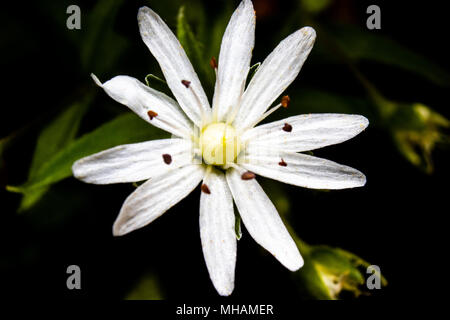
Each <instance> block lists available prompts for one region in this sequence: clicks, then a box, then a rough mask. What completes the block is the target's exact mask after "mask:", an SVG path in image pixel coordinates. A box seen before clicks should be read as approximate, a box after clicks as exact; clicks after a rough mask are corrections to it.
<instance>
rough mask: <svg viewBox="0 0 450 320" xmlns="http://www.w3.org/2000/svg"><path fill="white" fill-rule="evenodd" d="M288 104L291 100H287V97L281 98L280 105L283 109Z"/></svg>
mask: <svg viewBox="0 0 450 320" xmlns="http://www.w3.org/2000/svg"><path fill="white" fill-rule="evenodd" d="M290 102H291V98H289V96H283V98H281V105H282V106H283V108H287V107H289V103H290Z"/></svg>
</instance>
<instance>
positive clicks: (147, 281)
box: [125, 273, 164, 300]
mask: <svg viewBox="0 0 450 320" xmlns="http://www.w3.org/2000/svg"><path fill="white" fill-rule="evenodd" d="M125 300H164V296H163V294H162V293H161V289H160V285H159V283H158V278H157V277H156V275H155V274H154V273H147V274H145V275H144V276H142V277H141V279H140V280H139V282H138V283H137V285H136V286H135V287H134V288H133V289H132V290H131V291H130V292H129V293H128V295H127V296H126V297H125Z"/></svg>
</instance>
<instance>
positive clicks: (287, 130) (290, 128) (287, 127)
mask: <svg viewBox="0 0 450 320" xmlns="http://www.w3.org/2000/svg"><path fill="white" fill-rule="evenodd" d="M283 130H284V131H286V132H291V131H292V126H291V125H290V124H289V123H285V124H284V127H283Z"/></svg>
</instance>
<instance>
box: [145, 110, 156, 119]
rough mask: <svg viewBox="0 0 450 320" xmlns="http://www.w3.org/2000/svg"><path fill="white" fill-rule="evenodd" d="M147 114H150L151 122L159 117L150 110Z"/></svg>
mask: <svg viewBox="0 0 450 320" xmlns="http://www.w3.org/2000/svg"><path fill="white" fill-rule="evenodd" d="M147 114H148V117H149V118H150V120H153V118H155V117H156V116H158V114H157V113H156V112H155V111H153V110H148V111H147Z"/></svg>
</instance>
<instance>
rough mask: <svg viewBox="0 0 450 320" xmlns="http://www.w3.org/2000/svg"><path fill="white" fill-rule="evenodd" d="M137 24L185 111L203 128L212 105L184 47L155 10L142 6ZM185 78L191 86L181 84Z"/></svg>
mask: <svg viewBox="0 0 450 320" xmlns="http://www.w3.org/2000/svg"><path fill="white" fill-rule="evenodd" d="M138 23H139V30H140V32H141V37H142V40H144V42H145V44H146V45H147V47H148V48H149V49H150V51H151V53H152V54H153V56H154V57H155V58H156V60H158V63H159V66H160V67H161V70H162V72H163V74H164V77H165V78H166V81H167V85H168V86H169V88H170V90H172V93H173V95H174V96H175V98H176V99H177V101H178V103H179V104H180V106H181V108H182V109H183V110H184V112H185V113H186V114H187V115H188V117H189V118H191V120H192V121H193V122H194V123H195V124H196V125H197V126H199V127H200V126H201V125H202V120H203V121H205V120H204V119H203V118H207V119H209V117H210V113H211V108H210V107H209V102H208V99H207V97H206V95H205V92H204V91H203V87H202V85H201V84H200V80H199V79H198V76H197V74H196V73H195V71H194V68H193V67H192V65H191V62H190V61H189V59H188V57H187V55H186V53H185V52H184V50H183V47H182V46H181V44H180V42H179V41H178V39H177V38H176V37H175V35H174V34H173V32H172V31H171V30H170V29H169V27H168V26H167V25H166V23H165V22H164V21H163V20H162V19H161V18H160V17H159V16H158V15H157V14H156V13H155V12H154V11H153V10H151V9H149V8H147V7H142V8H140V9H139V13H138ZM182 80H187V81H190V86H189V88H186V86H184V85H183V84H182V82H181V81H182Z"/></svg>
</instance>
